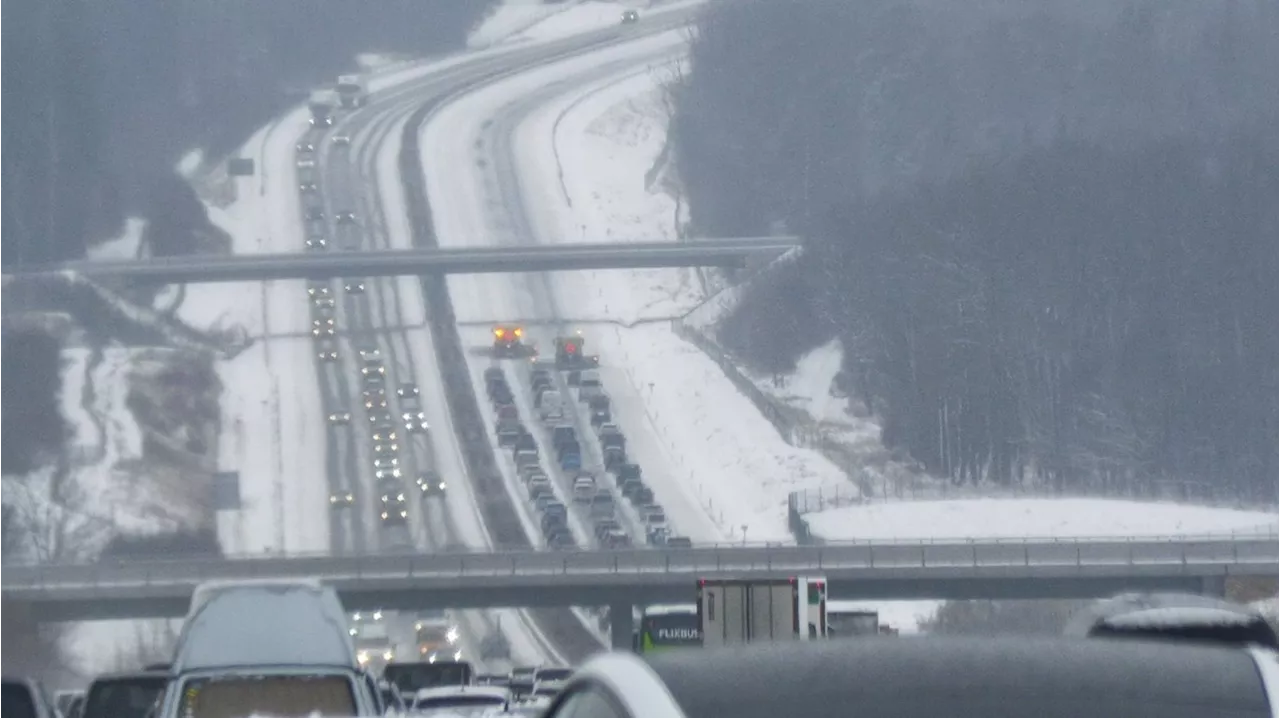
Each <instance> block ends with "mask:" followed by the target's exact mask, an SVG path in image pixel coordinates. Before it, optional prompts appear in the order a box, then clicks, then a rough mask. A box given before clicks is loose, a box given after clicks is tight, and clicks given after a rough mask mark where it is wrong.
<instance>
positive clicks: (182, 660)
mask: <svg viewBox="0 0 1280 718" xmlns="http://www.w3.org/2000/svg"><path fill="white" fill-rule="evenodd" d="M346 623H347V622H346V616H345V614H344V612H343V610H342V605H341V604H340V603H339V602H338V597H337V594H336V593H334V591H333V589H332V588H327V587H324V586H321V585H320V584H319V583H318V582H316V581H308V580H264V581H233V582H209V583H205V584H202V585H201V586H199V587H198V588H197V589H196V592H195V595H194V596H193V597H192V601H191V610H190V612H189V613H188V615H187V619H186V621H185V622H184V624H183V627H182V633H181V634H180V636H179V638H178V646H177V649H176V650H175V655H174V660H173V663H172V666H171V669H170V674H171V676H170V680H169V682H168V686H167V688H166V689H165V692H164V695H163V697H162V698H161V701H160V704H159V708H158V710H157V711H156V712H155V715H156V716H158V717H159V718H204V717H205V716H224V715H253V714H265V715H308V714H310V713H313V712H316V713H320V714H321V715H346V716H372V715H379V714H380V713H381V706H380V705H379V701H378V699H377V696H376V695H375V694H374V693H373V691H372V690H371V686H372V682H371V681H370V680H369V679H368V676H367V675H366V674H365V673H364V672H363V671H361V669H360V666H359V664H357V663H356V660H355V655H356V654H355V647H354V645H353V643H352V641H351V636H350V634H349V633H348V632H347V630H346Z"/></svg>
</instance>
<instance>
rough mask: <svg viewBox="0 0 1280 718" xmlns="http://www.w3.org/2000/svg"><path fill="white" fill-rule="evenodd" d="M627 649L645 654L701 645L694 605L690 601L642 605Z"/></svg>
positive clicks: (696, 609) (696, 611)
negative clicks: (642, 607)
mask: <svg viewBox="0 0 1280 718" xmlns="http://www.w3.org/2000/svg"><path fill="white" fill-rule="evenodd" d="M637 626H638V628H637V630H636V632H635V633H633V634H632V635H631V648H632V650H634V651H635V652H636V653H640V654H646V653H655V652H659V651H667V650H671V649H676V648H701V647H702V631H701V630H700V629H699V627H698V606H697V604H694V603H689V604H676V605H665V606H646V607H645V608H644V609H643V610H641V611H640V615H639V617H638V621H637Z"/></svg>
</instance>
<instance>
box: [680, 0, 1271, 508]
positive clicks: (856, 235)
mask: <svg viewBox="0 0 1280 718" xmlns="http://www.w3.org/2000/svg"><path fill="white" fill-rule="evenodd" d="M1276 22H1277V10H1276V5H1275V3H1271V2H1266V1H1265V0H1258V1H1252V0H1251V1H1247V2H1225V1H1210V2H1204V1H1203V0H1071V1H1070V2H1066V1H1061V2H1054V3H1034V4H1033V3H1006V2H1001V1H1000V0H975V1H974V2H965V3H954V2H947V1H946V0H862V1H860V2H857V3H839V2H809V1H806V0H742V1H740V2H734V3H726V4H723V5H717V6H715V9H714V10H713V11H712V12H709V13H708V14H707V15H706V16H705V17H703V18H702V20H701V21H700V23H699V26H698V28H697V34H696V39H694V41H693V43H692V49H691V61H690V67H689V68H688V70H687V71H686V73H685V75H684V76H683V77H682V80H681V84H680V85H679V86H678V87H677V88H676V89H675V99H676V113H675V116H674V118H673V121H672V128H673V138H674V142H675V145H676V149H677V153H678V157H679V162H680V172H681V176H682V178H683V180H684V183H685V186H686V190H687V192H688V194H689V197H690V204H691V212H692V223H693V229H694V232H696V233H698V234H701V235H704V236H742V235H751V234H764V233H767V232H768V231H769V230H770V228H771V227H774V226H778V225H779V224H781V225H783V226H786V227H787V228H788V229H790V230H791V231H793V232H796V233H798V234H800V235H801V236H802V237H803V238H804V240H805V243H806V252H805V254H804V255H803V257H802V259H801V260H800V261H799V262H798V263H797V264H796V265H794V266H793V267H791V268H789V269H784V270H783V271H782V272H780V273H778V274H775V275H774V276H771V277H768V278H765V279H763V280H761V281H758V282H756V285H755V286H754V288H753V289H752V291H751V292H750V293H749V294H748V296H747V299H746V300H745V301H744V302H743V303H742V305H741V306H740V308H739V309H738V311H737V312H736V313H735V314H733V315H731V316H730V317H729V318H728V319H727V320H725V322H724V323H723V324H722V326H721V328H720V331H719V339H720V341H721V342H722V343H723V344H725V345H726V346H727V348H729V349H730V350H732V351H734V352H735V353H736V354H738V355H740V356H744V357H747V358H748V359H749V360H750V361H751V362H753V363H754V364H756V365H757V366H758V368H760V369H764V370H770V371H782V370H786V369H788V368H790V366H791V365H793V363H794V361H795V359H796V358H797V356H798V355H799V354H800V353H802V352H803V351H804V350H806V349H808V348H811V347H814V346H817V345H818V344H820V343H822V342H825V341H826V340H828V339H829V338H831V337H832V336H838V337H840V338H841V339H842V340H843V343H844V346H845V347H846V356H845V367H844V369H845V370H846V373H847V375H848V376H849V377H850V378H851V380H852V383H853V385H854V386H855V388H856V391H857V392H858V394H859V395H860V396H862V397H863V398H864V399H865V400H866V402H867V403H868V404H869V405H871V406H872V407H873V408H874V410H875V411H876V413H877V415H878V416H879V418H880V420H881V423H882V427H883V433H884V440H885V442H886V444H888V445H890V446H894V447H905V448H906V449H908V450H909V451H910V452H911V453H912V455H913V456H915V457H916V458H917V459H918V460H920V461H922V462H923V463H924V464H925V465H926V466H927V467H929V468H930V469H931V471H933V472H934V473H937V474H939V475H944V476H948V477H950V479H951V480H952V481H953V482H955V483H965V484H980V483H985V482H991V483H996V484H1013V483H1019V482H1027V481H1033V480H1034V481H1041V482H1044V483H1047V484H1049V485H1051V486H1055V487H1059V488H1063V489H1073V490H1074V489H1084V490H1092V489H1097V490H1103V491H1105V490H1107V489H1109V488H1115V487H1119V486H1125V487H1131V486H1136V485H1140V484H1143V483H1144V482H1146V483H1149V482H1196V483H1209V484H1213V485H1216V486H1218V487H1221V488H1223V489H1225V490H1227V491H1228V492H1230V493H1231V494H1233V495H1237V496H1241V497H1245V498H1257V499H1270V500H1274V498H1275V494H1276V482H1275V476H1276V474H1277V463H1276V452H1275V447H1276V441H1277V426H1276V422H1277V401H1276V396H1277V380H1276V374H1277V362H1278V358H1277V350H1276V346H1277V310H1276V307H1277V291H1276V266H1277V242H1276V236H1277V223H1276V217H1277V200H1276V197H1277V178H1276V164H1277V143H1276V137H1277V114H1276V103H1275V98H1276V75H1275V72H1274V70H1273V69H1272V65H1271V63H1272V61H1273V60H1274V58H1275V57H1276V35H1275V32H1274V28H1275V26H1276ZM801 317H805V318H806V319H807V320H806V321H796V320H797V319H799V318H801ZM811 317H816V318H817V320H816V321H814V320H810V319H808V318H811Z"/></svg>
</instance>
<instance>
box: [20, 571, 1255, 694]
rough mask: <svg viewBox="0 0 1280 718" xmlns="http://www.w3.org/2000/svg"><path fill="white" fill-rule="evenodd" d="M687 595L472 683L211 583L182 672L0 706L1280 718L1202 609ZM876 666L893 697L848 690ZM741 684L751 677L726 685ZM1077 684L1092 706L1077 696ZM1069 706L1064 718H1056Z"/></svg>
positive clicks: (304, 602) (304, 607) (335, 611)
mask: <svg viewBox="0 0 1280 718" xmlns="http://www.w3.org/2000/svg"><path fill="white" fill-rule="evenodd" d="M690 597H691V598H692V599H693V602H692V603H691V604H689V605H679V606H669V607H664V608H663V609H659V608H658V607H654V608H653V609H652V610H649V611H647V612H646V614H645V616H644V617H643V618H642V620H641V621H640V624H639V629H638V630H637V632H636V634H635V636H634V638H633V644H632V651H631V652H630V653H628V652H606V653H601V654H599V655H597V656H595V657H592V658H590V659H588V660H587V661H586V663H585V664H584V665H583V666H581V667H579V668H576V669H574V668H566V667H548V666H538V665H528V666H513V667H512V668H511V669H510V670H508V671H505V672H488V673H485V672H481V671H479V670H477V668H476V666H475V665H473V664H472V663H471V662H469V661H466V660H462V658H461V656H460V655H459V654H458V653H457V652H456V651H455V650H454V648H453V646H454V645H455V644H456V640H457V632H456V629H455V628H452V627H450V626H449V623H448V621H447V619H444V617H443V615H442V614H440V613H437V614H436V615H435V616H434V618H433V619H427V620H420V621H419V622H418V623H417V624H416V625H415V630H416V631H417V641H418V642H419V645H420V647H421V652H422V655H423V656H424V657H427V658H426V660H418V661H404V660H399V659H394V660H393V659H392V657H391V656H386V659H387V660H386V662H385V663H384V664H383V665H381V667H380V668H379V669H377V670H374V669H371V665H372V664H371V663H370V662H369V661H368V660H367V655H368V653H369V652H370V651H371V650H379V649H380V647H381V645H382V644H381V643H379V640H380V639H381V640H385V638H386V621H387V617H386V616H385V615H383V614H382V613H381V612H374V613H372V614H368V615H361V614H356V615H355V616H354V617H351V618H350V621H349V617H348V614H347V613H346V611H345V609H344V608H343V606H342V604H341V603H340V601H339V598H338V595H337V592H336V591H335V590H334V589H333V588H332V587H327V586H323V585H321V584H320V583H319V582H315V581H308V580H305V579H295V580H287V579H281V580H275V581H266V582H263V581H257V582H225V581H224V582H211V583H206V584H203V585H201V586H199V587H198V588H197V589H196V590H195V593H194V595H193V597H192V599H191V608H190V610H189V612H188V613H187V615H186V617H185V620H184V623H183V629H182V633H181V635H180V636H179V639H178V644H177V648H176V649H175V651H174V655H173V659H172V661H171V662H167V663H160V664H152V665H148V666H147V667H146V668H145V670H143V671H139V672H133V673H122V674H114V675H104V676H99V677H97V678H96V679H95V680H94V681H93V682H92V683H91V684H90V685H89V687H88V689H87V690H86V691H83V692H81V691H62V692H59V693H58V694H57V695H56V696H54V697H53V700H52V701H50V699H49V697H48V696H46V695H44V691H43V690H42V688H41V687H40V685H39V684H37V683H35V682H32V681H24V680H10V679H6V680H5V684H4V706H3V707H4V709H5V711H6V712H5V715H6V716H13V715H22V716H38V717H39V718H44V717H45V716H53V715H58V716H60V717H62V718H99V717H103V718H105V717H107V716H111V717H117V716H123V717H124V718H147V717H149V716H172V717H174V718H178V717H180V716H200V717H203V716H218V717H222V716H227V717H228V718H231V717H235V718H242V717H244V718H247V717H248V716H251V715H269V716H309V715H322V716H384V715H444V714H450V715H458V714H463V715H476V716H507V715H511V716H530V717H531V716H535V715H539V716H560V715H566V716H574V717H576V716H579V715H580V710H581V709H580V707H579V706H578V705H577V704H578V703H579V702H581V701H582V700H584V698H583V696H591V695H593V693H594V692H601V693H602V694H603V695H600V696H597V699H601V698H602V699H604V700H606V701H607V703H606V705H619V706H624V707H625V712H623V713H610V714H609V715H614V716H625V715H630V716H646V715H663V716H688V717H689V718H695V717H696V718H703V717H705V718H712V717H713V716H716V715H719V713H718V712H717V711H715V710H712V707H715V708H718V709H719V710H729V711H730V712H731V714H733V715H750V716H760V718H766V717H771V716H776V715H786V713H785V712H779V711H783V709H784V708H785V703H786V702H787V701H784V700H783V699H784V698H788V699H790V700H791V701H794V700H796V699H798V697H801V696H804V695H807V692H801V693H794V692H790V693H788V692H786V691H781V692H780V691H777V690H775V688H774V686H776V685H782V686H783V687H785V686H787V685H789V684H790V683H791V682H793V681H802V682H803V681H812V680H814V679H815V678H821V682H820V683H818V684H815V685H816V686H819V687H820V690H819V693H820V694H821V696H820V699H821V700H822V701H823V703H822V705H823V706H825V707H826V708H827V709H830V707H831V706H833V705H841V706H854V707H855V708H859V710H856V711H855V712H854V714H855V715H877V716H898V715H911V716H917V715H918V716H921V717H922V718H923V716H928V715H936V709H937V708H939V707H943V706H945V707H947V708H948V709H949V710H951V709H955V708H956V706H960V707H962V708H965V709H966V710H964V711H963V712H962V713H963V714H964V715H969V714H971V713H970V711H969V710H968V709H969V708H976V707H978V706H987V707H990V705H991V703H990V701H991V700H992V694H993V693H995V694H998V696H999V700H1000V701H1001V703H1002V705H1003V704H1005V703H1009V704H1012V705H1013V706H1015V707H1016V710H1013V712H1010V711H1009V710H1005V711H1004V712H1000V713H995V714H996V715H1001V716H1017V715H1052V716H1064V717H1065V716H1080V715H1088V716H1096V715H1104V716H1114V717H1115V718H1121V717H1122V716H1131V715H1169V714H1170V712H1169V709H1170V704H1169V703H1168V701H1170V697H1169V696H1170V692H1172V695H1173V696H1174V698H1175V699H1176V698H1178V697H1179V696H1188V697H1189V696H1196V697H1197V700H1198V701H1200V702H1198V703H1195V704H1194V707H1195V711H1194V712H1187V711H1181V712H1179V711H1176V710H1175V711H1173V712H1172V714H1173V715H1177V716H1188V718H1189V717H1190V716H1274V715H1275V710H1276V708H1277V707H1278V706H1280V704H1278V703H1277V702H1276V673H1277V663H1276V655H1277V654H1276V647H1277V639H1276V633H1275V631H1274V630H1273V629H1272V628H1271V626H1270V625H1269V624H1268V623H1267V622H1266V620H1265V618H1264V617H1263V616H1262V615H1261V614H1259V613H1258V612H1257V611H1255V610H1251V609H1249V608H1246V607H1242V606H1238V605H1235V604H1230V603H1227V602H1225V601H1220V600H1216V599H1210V598H1206V597H1201V596H1195V595H1179V594H1163V595H1161V594H1154V595H1153V594H1147V595H1140V594H1129V595H1125V596H1120V597H1117V598H1114V599H1107V600H1103V601H1099V602H1096V603H1094V604H1093V605H1092V606H1091V607H1089V608H1088V609H1087V610H1084V611H1080V612H1079V613H1077V614H1076V615H1075V616H1074V617H1073V618H1072V620H1071V621H1070V622H1069V623H1068V624H1067V625H1066V626H1065V627H1062V628H1061V629H1060V630H1061V632H1062V633H1063V634H1064V636H1063V637H1060V638H1056V639H1055V638H1043V637H1042V638H1028V637H1025V636H1021V637H1011V638H1006V639H991V638H955V637H953V638H950V639H947V638H942V639H936V638H935V639H912V640H898V639H894V638H892V637H886V634H890V635H892V634H893V631H891V630H886V629H885V628H884V627H883V626H881V625H879V622H878V620H877V618H876V616H875V614H874V613H868V612H865V611H859V610H848V609H842V608H841V607H840V606H839V605H838V602H834V601H829V600H828V596H827V582H826V580H825V579H824V578H822V577H814V576H808V577H797V578H791V579H776V580H735V579H716V580H700V581H698V582H697V584H696V586H690ZM246 611H252V612H253V615H254V617H255V620H245V612H246ZM348 622H350V625H351V628H350V629H349V630H348V629H346V628H345V626H346V625H347V624H348ZM966 660H976V661H978V663H977V664H976V665H975V666H974V668H975V669H977V672H976V673H974V672H970V671H967V670H962V671H957V670H956V666H957V665H959V664H963V663H964V662H965V661H966ZM641 661H643V663H641ZM642 666H643V667H642ZM1153 667H1158V668H1159V669H1160V670H1159V671H1158V672H1153V671H1152V668H1153ZM878 670H879V671H883V673H882V674H880V675H882V678H881V679H880V680H881V681H883V682H880V681H878V682H876V683H872V684H864V683H862V682H859V681H851V680H849V679H848V676H849V675H850V672H852V673H853V674H854V675H867V674H871V673H874V672H875V671H878ZM744 673H746V674H747V675H750V676H752V677H753V679H752V681H751V682H749V683H747V684H737V683H735V682H734V681H732V680H729V679H730V678H732V677H734V676H738V677H741V676H742V675H743V674H744ZM917 678H918V679H919V680H923V681H927V684H928V685H929V686H930V687H931V688H934V689H936V687H937V686H939V685H945V686H947V687H948V688H949V690H948V691H947V693H946V694H945V697H938V696H924V697H923V698H921V696H920V695H919V694H918V693H917V692H913V691H911V690H909V688H910V687H911V685H912V681H914V680H916V679H917ZM1082 682H1085V683H1087V684H1088V685H1089V687H1090V693H1089V695H1088V696H1081V695H1079V693H1078V691H1079V690H1080V686H1081V685H1082ZM1028 685H1034V687H1035V688H1034V690H1030V691H1028V690H1026V687H1027V686H1028ZM626 686H632V688H631V689H630V690H628V689H627V688H626ZM641 688H642V689H643V690H640V689H641ZM1020 689H1021V690H1020ZM1206 695H1207V696H1211V697H1212V699H1213V700H1212V702H1204V701H1205V696H1206ZM1183 700H1185V699H1183ZM655 701H657V703H656V704H655ZM758 704H763V705H764V706H765V707H766V708H768V709H769V710H768V711H761V710H758ZM655 705H656V706H657V707H659V708H664V707H665V710H658V711H655V710H654V708H655ZM1061 705H1067V706H1069V707H1070V708H1071V710H1070V711H1068V712H1062V711H1060V710H1059V711H1055V710H1053V708H1055V707H1057V706H1061ZM1179 705H1181V704H1180V703H1174V704H1173V706H1174V707H1175V708H1176V707H1178V706H1179ZM885 706H890V707H893V708H900V709H901V710H892V711H887V712H886V711H885V710H884V709H885ZM1149 706H1159V707H1160V709H1161V712H1159V713H1152V712H1150V711H1144V710H1143V709H1144V708H1146V707H1149ZM814 708H815V709H816V708H817V706H815V707H814ZM925 708H928V710H924V709H925ZM974 714H975V715H976V713H974ZM982 714H983V715H991V714H992V713H991V712H983V713H982ZM588 715H594V714H593V713H592V714H588Z"/></svg>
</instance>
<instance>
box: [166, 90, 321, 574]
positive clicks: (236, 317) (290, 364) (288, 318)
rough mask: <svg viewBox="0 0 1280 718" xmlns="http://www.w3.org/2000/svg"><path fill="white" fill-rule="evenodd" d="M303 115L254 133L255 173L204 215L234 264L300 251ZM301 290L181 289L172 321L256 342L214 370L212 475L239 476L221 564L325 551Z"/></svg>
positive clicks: (250, 149) (311, 364)
mask: <svg viewBox="0 0 1280 718" xmlns="http://www.w3.org/2000/svg"><path fill="white" fill-rule="evenodd" d="M306 127H307V113H306V110H305V108H302V109H298V110H294V111H293V112H291V113H289V114H288V115H285V116H284V117H283V118H281V119H280V120H279V121H278V122H276V123H274V124H272V125H268V126H267V127H265V128H263V129H262V130H259V132H258V133H256V134H255V135H254V136H253V137H251V138H250V139H249V141H248V142H247V143H246V144H245V146H244V148H243V149H242V156H247V157H254V158H256V159H257V165H258V168H259V174H258V175H257V176H253V177H243V178H238V179H236V180H234V181H235V182H236V183H237V187H236V197H237V199H236V201H235V202H233V203H232V204H230V205H228V206H227V207H225V208H218V207H212V206H210V207H209V218H210V220H212V221H213V223H214V224H216V225H217V226H218V227H220V228H221V229H222V230H223V231H225V232H226V233H227V234H229V235H230V236H231V238H232V247H233V251H234V253H236V254H259V253H266V252H299V251H302V248H303V238H302V227H301V217H300V216H299V212H300V210H299V207H298V202H297V186H296V181H295V180H294V177H293V172H292V171H291V169H290V168H291V166H292V162H293V156H294V143H295V142H296V141H297V138H298V137H300V136H301V135H302V134H303V133H304V132H305V131H306ZM306 296H307V295H306V285H305V283H304V282H302V281H271V282H254V283H244V284H239V283H237V284H221V285H218V284H205V285H188V287H187V290H186V297H185V299H184V301H183V303H182V305H181V307H180V308H179V309H178V315H179V316H180V317H182V318H183V319H184V320H186V321H187V322H188V323H190V324H191V325H193V326H196V327H200V328H205V327H214V326H218V327H224V328H225V327H231V326H238V327H241V328H243V330H244V331H245V332H247V333H248V336H250V337H252V338H253V339H254V340H255V341H254V343H253V345H252V346H250V347H249V348H248V349H246V350H245V351H244V352H242V353H240V354H238V355H237V356H235V357H234V358H233V359H231V360H229V361H225V362H219V363H218V367H217V371H218V376H219V378H220V379H221V380H222V384H223V395H222V399H221V408H222V417H223V419H222V434H221V439H220V441H219V456H218V468H219V470H222V471H239V472H240V488H241V500H242V503H243V504H244V508H243V509H242V510H241V511H239V512H223V513H225V514H226V515H224V516H220V517H219V535H220V537H221V538H222V541H223V549H224V550H225V551H226V552H227V553H229V554H239V553H259V554H260V553H263V552H277V551H282V552H288V553H299V552H307V551H323V550H326V549H327V548H328V545H329V535H328V533H329V524H328V487H327V485H326V483H325V480H324V476H325V464H324V461H325V454H324V451H323V450H322V448H321V447H323V442H324V437H325V426H324V415H323V412H322V409H321V404H320V394H319V392H318V391H317V389H316V387H317V377H316V372H315V361H314V356H313V346H312V341H311V338H310V335H309V333H308V331H309V323H310V316H309V314H308V307H307V302H306Z"/></svg>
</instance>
